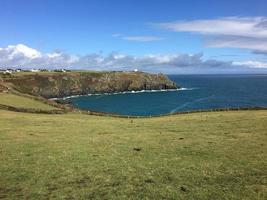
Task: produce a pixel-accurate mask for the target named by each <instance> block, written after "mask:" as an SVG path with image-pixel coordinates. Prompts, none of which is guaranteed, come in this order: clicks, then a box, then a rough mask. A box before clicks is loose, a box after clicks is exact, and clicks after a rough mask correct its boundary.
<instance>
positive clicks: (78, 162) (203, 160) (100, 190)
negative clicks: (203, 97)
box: [0, 110, 267, 200]
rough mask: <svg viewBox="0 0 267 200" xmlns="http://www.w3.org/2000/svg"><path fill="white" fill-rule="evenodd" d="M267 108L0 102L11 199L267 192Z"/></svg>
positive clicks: (5, 185)
mask: <svg viewBox="0 0 267 200" xmlns="http://www.w3.org/2000/svg"><path fill="white" fill-rule="evenodd" d="M266 152H267V111H230V112H210V113H195V114H187V115H174V116H168V117H160V118H146V119H121V118H111V117H103V116H102V117H100V116H99V117H98V116H89V115H82V114H72V113H69V114H62V115H47V114H42V115H40V114H39V115H38V114H30V113H16V112H10V111H4V110H2V111H1V110H0V163H1V165H0V174H1V176H0V198H3V199H238V200H239V199H267V153H266Z"/></svg>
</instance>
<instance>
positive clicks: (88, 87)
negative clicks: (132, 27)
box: [2, 72, 179, 98]
mask: <svg viewBox="0 0 267 200" xmlns="http://www.w3.org/2000/svg"><path fill="white" fill-rule="evenodd" d="M2 78H3V81H4V82H5V83H8V84H10V85H11V86H12V88H13V89H15V90H18V91H19V92H22V93H27V94H31V95H35V96H42V97H45V98H60V97H66V96H71V95H85V94H93V93H113V92H123V91H132V90H134V91H140V90H160V89H176V88H179V87H178V86H177V85H176V84H175V83H174V82H172V81H171V80H170V79H169V78H168V77H167V76H166V75H163V74H149V73H144V72H66V73H60V72H39V73H16V74H12V75H10V76H7V77H2Z"/></svg>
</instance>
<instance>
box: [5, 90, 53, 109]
mask: <svg viewBox="0 0 267 200" xmlns="http://www.w3.org/2000/svg"><path fill="white" fill-rule="evenodd" d="M0 104H2V105H6V106H12V107H16V108H25V109H39V110H55V109H56V108H55V107H53V106H51V105H48V104H45V103H42V102H40V101H37V100H34V99H32V98H27V97H24V96H18V95H14V94H10V93H0Z"/></svg>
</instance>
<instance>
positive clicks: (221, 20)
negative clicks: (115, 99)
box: [0, 0, 267, 74]
mask: <svg viewBox="0 0 267 200" xmlns="http://www.w3.org/2000/svg"><path fill="white" fill-rule="evenodd" d="M7 67H8V68H18V67H20V68H70V69H89V70H133V69H138V70H142V71H148V72H162V73H172V74H179V73H180V74H186V73H189V74H192V73H199V74H200V73H203V74H207V73H267V2H266V0H253V1H252V0H224V1H214V0H201V1H195V0H179V1H178V0H112V1H111V0H68V1H66V0H64V1H63V0H1V1H0V68H7Z"/></svg>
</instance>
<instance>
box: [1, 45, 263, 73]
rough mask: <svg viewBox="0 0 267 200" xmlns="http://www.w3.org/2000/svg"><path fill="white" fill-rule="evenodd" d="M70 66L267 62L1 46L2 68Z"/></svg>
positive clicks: (185, 68) (227, 67)
mask: <svg viewBox="0 0 267 200" xmlns="http://www.w3.org/2000/svg"><path fill="white" fill-rule="evenodd" d="M18 67H20V68H70V69H89V70H133V69H135V68H137V69H139V70H142V71H149V72H165V73H179V72H188V73H209V72H214V73H215V72H220V71H238V70H241V71H242V70H247V69H253V68H254V69H256V68H260V69H263V68H266V69H267V63H263V62H258V61H245V62H226V61H219V60H215V59H209V60H205V59H204V58H203V54H202V53H198V54H159V55H145V56H130V55H124V54H119V53H111V54H109V55H103V54H101V53H95V54H87V55H83V56H77V55H70V54H67V53H64V52H60V51H56V52H51V53H42V52H40V51H38V50H36V49H33V48H30V47H28V46H26V45H23V44H18V45H9V46H7V47H5V48H0V68H2V69H4V68H18Z"/></svg>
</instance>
